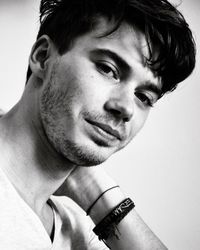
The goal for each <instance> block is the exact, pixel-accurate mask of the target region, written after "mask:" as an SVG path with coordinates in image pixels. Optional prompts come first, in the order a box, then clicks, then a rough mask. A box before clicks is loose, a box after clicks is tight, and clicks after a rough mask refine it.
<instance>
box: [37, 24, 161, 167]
mask: <svg viewBox="0 0 200 250" xmlns="http://www.w3.org/2000/svg"><path fill="white" fill-rule="evenodd" d="M105 31H106V25H105V23H103V24H101V26H99V27H98V28H97V29H96V30H95V31H92V32H90V33H89V34H85V35H83V36H82V37H81V38H78V39H77V40H76V42H75V44H74V45H73V47H72V49H71V50H70V51H68V52H67V53H65V54H64V55H62V56H60V55H58V54H57V51H54V56H53V59H52V60H51V61H50V63H49V64H50V69H51V70H49V71H48V73H47V75H46V77H45V79H44V83H43V84H44V87H43V88H42V93H41V105H40V108H41V119H42V123H43V126H44V129H45V132H46V134H47V137H48V139H49V141H50V143H51V144H52V145H53V146H54V148H55V149H56V150H57V151H58V152H59V153H61V154H62V155H63V156H64V157H66V158H67V159H69V160H70V161H71V162H73V163H75V164H77V165H85V166H87V165H97V164H99V163H102V162H103V161H105V160H106V159H108V158H109V157H110V156H111V155H112V154H113V153H115V152H116V151H118V150H120V149H122V148H123V147H124V146H126V145H127V144H128V143H129V142H130V141H131V140H132V138H133V137H134V136H135V135H136V134H137V133H138V131H139V130H140V129H141V128H142V126H143V124H144V122H145V120H146V118H147V116H148V114H149V111H150V104H153V103H155V102H156V100H157V99H158V94H157V93H155V92H154V91H152V89H149V88H148V83H149V82H151V83H152V84H153V85H154V86H157V87H159V81H158V79H157V78H156V77H154V75H153V73H152V72H151V70H150V69H149V68H148V67H147V66H146V65H145V62H144V57H148V49H147V45H146V41H145V38H144V36H143V34H142V33H141V32H139V31H137V30H134V31H133V30H132V29H131V28H130V27H129V26H128V25H125V24H124V25H123V26H122V27H120V29H119V30H117V32H115V33H114V34H112V35H110V36H109V37H103V38H99V35H100V34H102V33H104V32H105ZM111 53H112V54H114V53H115V54H116V55H117V56H118V57H120V58H121V60H123V64H122V63H121V62H119V60H116V59H115V58H113V56H112V54H111ZM149 102H150V103H149ZM99 124H100V126H99ZM104 125H108V126H109V127H110V128H111V131H112V130H115V134H114V135H113V134H112V132H111V133H110V131H109V132H108V131H106V132H105V130H104V129H103V130H102V129H101V128H102V126H104ZM103 128H104V127H103ZM116 131H117V133H116Z"/></svg>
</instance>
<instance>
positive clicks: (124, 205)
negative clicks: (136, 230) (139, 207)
mask: <svg viewBox="0 0 200 250" xmlns="http://www.w3.org/2000/svg"><path fill="white" fill-rule="evenodd" d="M134 207H135V204H134V203H133V201H132V200H131V199H130V198H127V199H125V200H123V201H122V202H121V203H120V204H118V205H117V206H116V207H115V208H114V209H113V210H112V211H111V212H110V213H109V214H108V215H107V216H105V217H104V218H103V220H101V221H100V222H99V223H98V224H97V225H96V227H95V228H94V229H93V232H94V233H95V234H96V235H97V236H98V238H99V240H103V241H105V240H107V239H108V238H109V237H110V236H115V237H116V238H117V239H119V236H118V235H117V232H118V233H119V231H118V229H117V225H118V224H119V223H120V221H121V220H122V219H123V218H124V217H125V216H126V215H127V214H128V213H129V212H130V211H131V210H132V209H133V208H134Z"/></svg>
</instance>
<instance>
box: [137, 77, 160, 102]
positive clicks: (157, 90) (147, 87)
mask: <svg viewBox="0 0 200 250" xmlns="http://www.w3.org/2000/svg"><path fill="white" fill-rule="evenodd" d="M144 89H145V90H149V91H151V92H154V93H155V94H156V95H157V96H158V99H159V98H160V97H161V96H162V89H161V87H159V86H157V85H156V84H154V83H152V82H151V81H147V82H144V83H142V84H140V85H139V86H138V87H136V89H135V90H136V91H138V90H144Z"/></svg>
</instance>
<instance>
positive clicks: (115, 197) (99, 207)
mask: <svg viewBox="0 0 200 250" xmlns="http://www.w3.org/2000/svg"><path fill="white" fill-rule="evenodd" d="M125 198H126V197H125V195H124V194H123V192H122V191H121V189H120V188H119V187H117V188H114V189H111V190H109V191H108V192H106V193H105V194H104V195H103V196H101V197H100V199H98V200H97V202H96V203H95V204H94V205H93V207H92V208H91V211H90V214H89V215H90V217H91V219H92V220H93V222H94V223H95V224H98V223H99V222H100V221H101V220H102V219H103V218H104V217H105V216H106V215H107V214H108V213H109V212H110V211H111V210H113V209H114V208H115V207H116V206H117V205H118V204H119V203H120V202H122V201H123V200H124V199H125Z"/></svg>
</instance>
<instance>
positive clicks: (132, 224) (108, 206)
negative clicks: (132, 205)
mask: <svg viewBox="0 0 200 250" xmlns="http://www.w3.org/2000/svg"><path fill="white" fill-rule="evenodd" d="M125 198H126V197H125V196H124V195H123V193H122V192H121V191H120V189H119V188H116V189H113V190H110V191H109V192H107V193H105V195H104V196H103V197H102V198H101V199H99V200H98V202H97V203H96V204H95V205H94V207H93V208H92V210H91V213H90V216H91V218H92V220H93V221H94V223H95V224H98V223H99V222H100V221H101V220H102V219H103V218H104V217H105V216H106V215H107V214H108V213H109V212H110V211H111V210H112V209H114V207H115V206H117V205H118V204H119V203H120V202H121V201H122V200H124V199H125ZM117 236H118V237H115V236H111V237H109V238H108V239H107V240H106V244H107V245H108V246H109V247H110V248H111V249H113V250H126V249H127V250H131V249H133V250H156V249H159V250H166V249H167V248H166V247H165V246H164V245H163V244H162V242H161V241H160V240H159V239H158V238H157V237H156V236H155V234H154V233H153V232H152V231H151V230H150V228H149V227H148V226H147V225H146V224H145V223H144V221H143V220H142V219H141V218H140V216H139V215H138V214H137V212H136V211H135V209H133V210H131V211H130V212H129V213H128V214H127V215H126V216H125V218H123V219H122V220H121V222H120V223H119V224H118V225H117Z"/></svg>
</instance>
